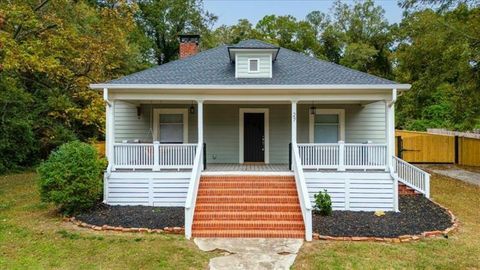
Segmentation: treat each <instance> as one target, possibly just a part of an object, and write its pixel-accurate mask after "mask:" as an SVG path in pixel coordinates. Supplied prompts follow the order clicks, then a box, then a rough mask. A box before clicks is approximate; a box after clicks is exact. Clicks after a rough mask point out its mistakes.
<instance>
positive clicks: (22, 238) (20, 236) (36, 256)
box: [0, 173, 480, 269]
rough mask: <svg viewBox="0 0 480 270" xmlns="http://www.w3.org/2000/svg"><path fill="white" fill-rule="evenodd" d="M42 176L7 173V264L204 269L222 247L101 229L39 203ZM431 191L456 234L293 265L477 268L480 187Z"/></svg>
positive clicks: (0, 201) (2, 207)
mask: <svg viewBox="0 0 480 270" xmlns="http://www.w3.org/2000/svg"><path fill="white" fill-rule="evenodd" d="M36 177H37V176H36V174H34V173H24V174H16V175H9V176H0V269H42V268H43V269H44V268H57V269H60V268H61V269H112V268H113V269H125V268H126V269H139V268H141V269H205V268H206V267H207V265H208V260H209V258H210V257H214V256H215V255H217V254H215V253H205V252H201V251H199V250H198V249H197V247H196V246H195V244H194V243H193V242H191V241H187V240H185V239H184V238H183V237H182V236H177V235H158V234H154V235H148V234H138V233H136V234H135V233H128V234H122V233H115V232H95V231H90V230H86V229H80V228H77V227H75V226H73V225H72V224H69V223H65V222H62V221H61V218H59V216H58V215H57V214H56V213H55V212H54V211H53V209H52V208H51V207H49V206H47V205H45V204H43V203H41V202H39V197H38V192H37V187H36V183H35V180H36ZM432 197H433V198H434V199H435V200H436V201H437V202H439V203H441V204H442V205H444V206H446V207H448V208H450V209H451V210H452V211H453V213H454V214H456V215H457V216H458V217H459V219H460V224H461V225H460V230H459V231H458V232H455V233H453V234H452V235H451V236H450V238H449V239H438V238H437V239H429V240H423V241H420V242H414V243H406V244H387V243H359V242H355V243H354V242H324V241H314V242H311V243H306V244H305V245H304V246H303V248H302V249H301V250H300V253H299V256H298V257H297V260H296V262H295V264H294V267H293V268H294V269H344V268H355V269H385V268H387V269H405V268H411V269H413V268H420V269H478V268H480V259H479V258H480V257H479V256H478V254H480V210H479V208H478V206H479V205H480V188H479V187H474V186H472V185H468V184H465V183H463V182H461V181H455V180H451V179H449V178H446V177H439V176H436V175H435V176H433V177H432Z"/></svg>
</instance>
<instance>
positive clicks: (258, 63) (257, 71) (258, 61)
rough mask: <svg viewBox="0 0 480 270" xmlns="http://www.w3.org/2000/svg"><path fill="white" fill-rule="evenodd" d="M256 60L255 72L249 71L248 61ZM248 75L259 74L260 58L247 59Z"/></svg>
mask: <svg viewBox="0 0 480 270" xmlns="http://www.w3.org/2000/svg"><path fill="white" fill-rule="evenodd" d="M252 60H256V61H257V70H250V61H252ZM247 64H248V73H260V58H248V60H247Z"/></svg>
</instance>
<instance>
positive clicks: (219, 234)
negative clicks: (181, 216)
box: [192, 231, 305, 239]
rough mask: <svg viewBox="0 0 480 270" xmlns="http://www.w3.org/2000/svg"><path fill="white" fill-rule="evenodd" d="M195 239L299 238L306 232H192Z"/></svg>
mask: <svg viewBox="0 0 480 270" xmlns="http://www.w3.org/2000/svg"><path fill="white" fill-rule="evenodd" d="M192 235H193V237H219V238H297V239H298V238H299V239H303V238H304V237H305V232H304V231H302V232H300V231H298V232H296V231H295V232H280V233H272V232H248V231H243V232H218V231H217V232H215V231H211V232H210V231H208V232H192Z"/></svg>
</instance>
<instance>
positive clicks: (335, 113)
mask: <svg viewBox="0 0 480 270" xmlns="http://www.w3.org/2000/svg"><path fill="white" fill-rule="evenodd" d="M344 124H345V111H344V110H341V109H316V110H315V114H314V115H312V114H311V115H310V143H337V142H338V141H344V140H345V139H344V138H345V134H344V132H345V131H344V130H345V127H344Z"/></svg>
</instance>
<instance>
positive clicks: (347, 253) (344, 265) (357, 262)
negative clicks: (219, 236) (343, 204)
mask: <svg viewBox="0 0 480 270" xmlns="http://www.w3.org/2000/svg"><path fill="white" fill-rule="evenodd" d="M431 187H432V199H433V200H434V201H436V202H438V203H440V204H442V205H444V206H446V207H447V208H449V209H450V210H452V212H453V213H454V214H455V215H456V216H457V217H458V218H459V220H460V228H459V230H458V231H455V232H453V233H452V234H451V235H450V237H449V238H448V239H442V238H435V239H428V240H422V241H419V242H413V243H404V244H386V243H360V242H359V243H352V242H350V243H347V242H323V241H314V242H311V243H307V244H305V245H304V246H303V248H302V249H301V251H300V254H299V256H298V257H297V260H296V262H295V265H294V269H480V188H479V187H476V186H473V185H469V184H466V183H463V182H460V181H457V180H453V179H450V178H448V177H443V176H439V175H433V176H432V182H431Z"/></svg>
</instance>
